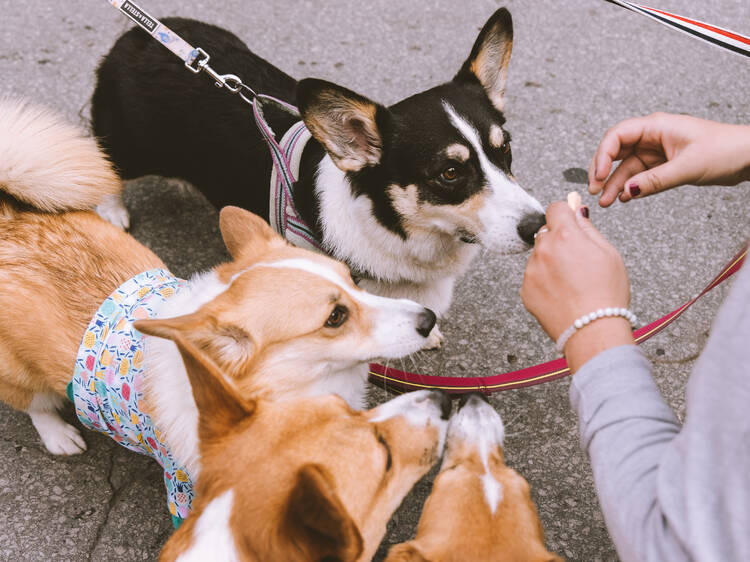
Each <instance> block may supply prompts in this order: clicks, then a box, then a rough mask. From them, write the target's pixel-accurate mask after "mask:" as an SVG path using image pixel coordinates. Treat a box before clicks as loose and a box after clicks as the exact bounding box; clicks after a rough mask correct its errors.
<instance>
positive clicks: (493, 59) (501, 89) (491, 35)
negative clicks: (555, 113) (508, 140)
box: [454, 8, 513, 111]
mask: <svg viewBox="0 0 750 562" xmlns="http://www.w3.org/2000/svg"><path fill="white" fill-rule="evenodd" d="M512 50H513V19H512V18H511V17H510V12H509V11H508V10H507V9H506V8H500V9H499V10H498V11H497V12H495V13H494V14H492V17H490V19H489V20H488V21H487V23H486V24H484V27H483V28H482V31H480V32H479V37H477V40H476V42H475V43H474V47H473V48H472V49H471V55H469V58H468V59H466V62H465V63H464V65H463V66H462V67H461V70H459V71H458V74H457V75H456V77H455V78H454V80H456V81H458V82H460V81H465V80H479V82H480V83H481V84H482V86H484V89H485V91H486V92H487V95H488V96H489V98H490V101H491V102H492V105H494V106H495V108H496V109H497V110H498V111H502V110H503V104H504V100H503V96H504V94H505V79H506V77H507V76H508V62H510V53H511V51H512Z"/></svg>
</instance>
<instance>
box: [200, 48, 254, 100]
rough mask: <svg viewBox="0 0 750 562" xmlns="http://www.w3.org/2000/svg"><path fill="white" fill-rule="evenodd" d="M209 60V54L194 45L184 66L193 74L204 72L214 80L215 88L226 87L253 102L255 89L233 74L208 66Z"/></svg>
mask: <svg viewBox="0 0 750 562" xmlns="http://www.w3.org/2000/svg"><path fill="white" fill-rule="evenodd" d="M209 60H211V55H209V54H208V53H207V52H206V51H204V50H203V49H201V48H200V47H196V48H195V49H194V51H193V53H192V58H191V59H190V60H189V61H186V62H185V66H186V67H187V69H188V70H190V72H192V73H193V74H199V73H200V72H205V73H206V74H208V75H209V76H210V77H211V78H212V79H213V80H214V84H215V85H216V87H217V88H226V89H227V90H229V92H231V93H233V94H237V95H239V96H240V98H242V100H243V101H245V102H246V103H253V99H255V98H256V97H257V95H258V94H257V93H256V92H255V90H253V89H252V88H251V87H250V86H248V85H247V84H245V83H244V82H243V81H242V79H241V78H240V77H239V76H237V75H235V74H219V73H218V72H216V71H215V70H214V69H213V68H211V67H210V66H209V64H208V61H209Z"/></svg>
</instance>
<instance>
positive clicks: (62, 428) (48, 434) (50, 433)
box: [27, 392, 86, 455]
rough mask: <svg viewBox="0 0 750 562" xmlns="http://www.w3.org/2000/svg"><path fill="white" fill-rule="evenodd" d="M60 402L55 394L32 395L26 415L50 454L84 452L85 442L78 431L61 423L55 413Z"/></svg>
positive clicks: (59, 398)
mask: <svg viewBox="0 0 750 562" xmlns="http://www.w3.org/2000/svg"><path fill="white" fill-rule="evenodd" d="M62 401H63V400H62V397H61V396H58V395H57V394H51V393H48V392H40V393H37V394H34V397H33V398H32V399H31V404H30V405H29V409H28V410H27V413H28V414H29V417H30V418H31V423H33V424H34V427H35V428H36V430H37V431H38V432H39V436H40V437H41V438H42V443H44V446H45V447H47V450H48V451H49V452H50V453H52V454H53V455H76V454H78V453H82V452H83V451H85V450H86V442H85V441H84V440H83V437H81V433H80V432H79V431H78V429H76V428H75V427H73V426H72V425H70V424H68V423H66V422H65V421H63V419H62V418H61V417H60V414H58V413H57V409H58V408H59V407H60V406H61V405H62Z"/></svg>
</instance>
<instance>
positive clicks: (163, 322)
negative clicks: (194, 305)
mask: <svg viewBox="0 0 750 562" xmlns="http://www.w3.org/2000/svg"><path fill="white" fill-rule="evenodd" d="M133 326H134V327H135V329H136V330H138V331H139V332H143V333H144V334H147V335H150V336H157V337H160V338H166V339H169V340H172V341H174V342H175V343H177V341H178V340H180V341H184V342H189V343H190V344H191V345H193V346H195V347H197V348H198V349H200V350H201V352H203V353H204V354H206V355H207V356H208V357H210V358H211V361H214V362H216V363H217V364H218V365H219V366H220V368H221V369H223V370H224V372H225V373H227V374H228V375H229V376H233V375H234V374H236V373H237V372H238V371H240V370H242V368H243V366H245V365H247V364H248V363H249V362H250V361H251V359H252V357H253V355H255V352H256V350H257V345H256V343H255V341H254V340H253V338H252V336H251V335H250V334H249V333H248V332H247V331H246V330H245V329H244V328H242V327H240V326H235V325H232V324H219V323H217V322H216V320H215V319H213V318H211V317H210V316H209V315H208V314H206V313H204V312H202V311H200V310H199V311H197V312H194V313H192V314H187V315H185V316H176V317H174V318H151V319H148V320H136V321H135V322H134V323H133Z"/></svg>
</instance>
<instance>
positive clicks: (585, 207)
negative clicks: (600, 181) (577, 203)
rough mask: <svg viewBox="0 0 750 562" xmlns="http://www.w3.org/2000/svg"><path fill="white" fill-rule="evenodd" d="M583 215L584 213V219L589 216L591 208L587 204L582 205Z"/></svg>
mask: <svg viewBox="0 0 750 562" xmlns="http://www.w3.org/2000/svg"><path fill="white" fill-rule="evenodd" d="M581 215H583V218H584V219H587V218H589V208H588V207H587V206H586V205H584V206H583V207H581Z"/></svg>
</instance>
